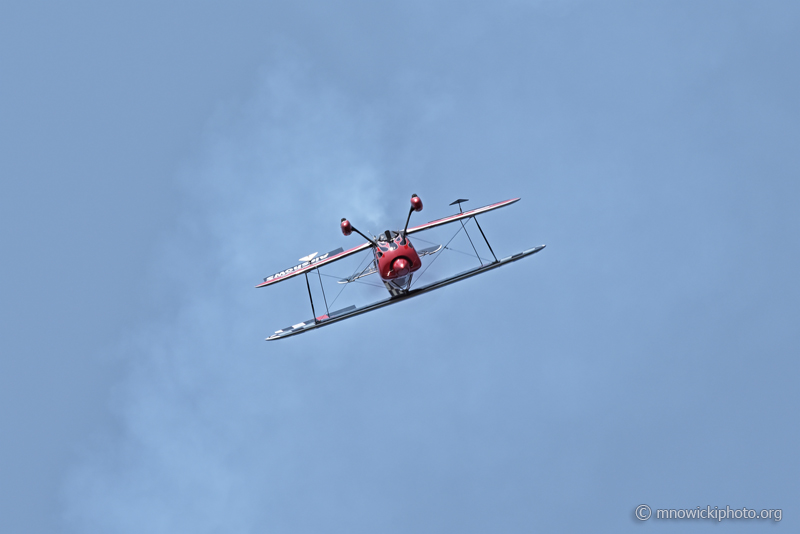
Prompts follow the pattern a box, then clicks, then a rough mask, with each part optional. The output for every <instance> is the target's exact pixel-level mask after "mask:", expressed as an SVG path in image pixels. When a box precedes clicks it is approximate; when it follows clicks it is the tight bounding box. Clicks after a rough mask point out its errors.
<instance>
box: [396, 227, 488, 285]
mask: <svg viewBox="0 0 800 534" xmlns="http://www.w3.org/2000/svg"><path fill="white" fill-rule="evenodd" d="M463 229H464V228H463V227H461V228H459V229H458V231H457V232H456V233H455V234H453V237H451V238H450V241H452V240H453V239H455V238H456V236H457V235H458V234H459V232H461V230H463ZM450 241H448V242H447V245H449V244H450ZM447 245H445V246H444V248H447ZM439 256H441V254H439ZM439 256H436V257H435V258H433V259H432V260H431V262H430V263H429V264H428V265H427V266H426V267H425V268H424V269H423V270H422V272H421V273H420V274H419V276H418V277H417V279H416V280H414V282H412V283H411V284H409V285H408V289H411V286H412V285H414V283H415V282H419V279H420V278H422V275H423V274H425V271H427V270H428V267H430V266H431V265H433V262H435V261H436V260H438V259H439ZM470 256H472V254H470Z"/></svg>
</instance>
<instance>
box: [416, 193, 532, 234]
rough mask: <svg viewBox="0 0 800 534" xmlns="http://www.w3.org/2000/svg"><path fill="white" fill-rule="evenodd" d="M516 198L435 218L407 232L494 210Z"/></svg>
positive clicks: (512, 201) (419, 230) (426, 228)
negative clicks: (442, 217)
mask: <svg viewBox="0 0 800 534" xmlns="http://www.w3.org/2000/svg"><path fill="white" fill-rule="evenodd" d="M518 200H519V199H518V198H512V199H510V200H504V201H503V202H498V203H497V204H489V205H488V206H484V207H482V208H476V209H474V210H470V211H465V212H464V213H456V214H455V215H451V216H450V217H445V218H444V219H436V220H435V221H431V222H429V223H425V224H421V225H419V226H415V227H414V228H409V229H408V233H409V234H413V233H415V232H421V231H423V230H428V229H430V228H435V227H437V226H442V225H443V224H450V223H451V222H456V221H460V220H461V219H465V218H467V217H474V216H475V215H480V214H481V213H486V212H487V211H492V210H496V209H497V208H503V207H505V206H508V205H510V204H513V203H514V202H516V201H518Z"/></svg>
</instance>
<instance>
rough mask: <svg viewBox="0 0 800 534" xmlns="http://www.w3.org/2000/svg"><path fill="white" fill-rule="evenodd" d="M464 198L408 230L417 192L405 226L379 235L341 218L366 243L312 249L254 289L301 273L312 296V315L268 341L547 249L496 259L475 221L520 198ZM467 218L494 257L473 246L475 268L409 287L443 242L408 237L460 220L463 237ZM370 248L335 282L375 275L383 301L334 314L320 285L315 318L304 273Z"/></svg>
mask: <svg viewBox="0 0 800 534" xmlns="http://www.w3.org/2000/svg"><path fill="white" fill-rule="evenodd" d="M467 200H468V199H463V198H460V199H458V200H456V201H454V202H453V203H451V204H450V205H451V206H453V205H455V204H458V210H459V213H456V214H455V215H451V216H449V217H444V218H443V219H437V220H435V221H431V222H429V223H426V224H423V225H420V226H415V227H413V228H409V227H408V223H409V221H410V220H411V214H412V213H414V212H415V211H422V200H420V198H419V197H418V196H417V195H412V196H411V209H410V210H409V212H408V217H406V225H405V227H403V229H402V230H397V231H393V230H386V231H385V232H384V233H383V234H382V235H380V236H373V237H367V236H366V235H365V234H363V233H361V232H360V231H359V230H357V229H356V227H355V226H353V225H352V224H351V223H350V221H348V220H347V219H342V221H341V225H340V226H341V229H342V233H343V234H344V235H345V236H349V235H350V234H352V233H353V232H356V233H357V234H359V235H360V236H361V237H363V238H364V239H366V240H367V242H366V243H362V244H361V245H358V246H356V247H353V248H351V249H350V250H343V249H342V248H337V249H336V250H332V251H330V252H327V253H325V254H322V255H318V253H316V252H315V253H313V254H309V255H308V256H305V257H303V258H300V260H299V261H300V264H298V265H295V266H294V267H290V268H288V269H286V270H283V271H281V272H278V273H275V274H273V275H271V276H268V277H266V278H264V281H263V282H262V283H260V284H258V285H257V286H256V287H266V286H269V285H272V284H275V283H277V282H282V281H283V280H288V279H289V278H292V277H294V276H298V275H300V274H303V275H305V277H306V287H307V288H308V297H309V299H310V300H311V311H312V313H313V314H314V318H313V319H309V320H307V321H303V322H301V323H297V324H295V325H292V326H287V327H286V328H283V329H281V330H278V331H277V332H275V333H274V334H272V335H271V336H269V337H268V338H267V341H271V340H275V339H283V338H285V337H289V336H293V335H295V334H301V333H303V332H308V331H310V330H314V329H315V328H319V327H322V326H327V325H329V324H333V323H336V322H339V321H343V320H345V319H348V318H350V317H355V316H356V315H361V314H362V313H367V312H370V311H373V310H377V309H378V308H382V307H384V306H388V305H390V304H395V303H397V302H400V301H402V300H405V299H409V298H411V297H415V296H417V295H421V294H423V293H427V292H429V291H433V290H435V289H439V288H441V287H444V286H446V285H449V284H452V283H454V282H458V281H460V280H464V279H466V278H469V277H471V276H475V275H476V274H481V273H484V272H486V271H490V270H492V269H496V268H497V267H502V266H503V265H508V264H509V263H512V262H515V261H517V260H521V259H522V258H525V257H527V256H530V255H531V254H535V253H537V252H539V251H540V250H542V249H543V248H544V247H545V246H544V245H540V246H538V247H534V248H531V249H528V250H525V251H523V252H519V253H517V254H514V255H513V256H509V257H507V258H503V259H502V260H498V259H497V256H495V254H494V251H493V250H492V246H491V245H489V241H488V240H487V239H486V235H485V234H484V233H483V229H482V228H481V226H480V224H478V219H477V216H478V215H481V214H483V213H487V212H489V211H492V210H496V209H498V208H503V207H505V206H509V205H511V204H513V203H515V202H517V201H518V200H519V198H512V199H510V200H504V201H503V202H497V203H496V204H489V205H488V206H484V207H482V208H477V209H474V210H470V211H463V210H462V209H461V203H462V202H467ZM465 219H466V220H467V222H469V219H472V220H474V221H475V224H476V225H477V227H478V230H479V231H480V233H481V236H482V237H483V239H484V241H486V245H487V246H488V247H489V251H490V252H491V253H492V257H493V258H494V261H492V262H489V263H486V264H484V263H483V260H482V259H481V257H480V256H479V255H478V253H477V250H476V251H475V255H476V256H478V259H479V260H480V262H481V265H480V267H475V268H473V269H469V270H467V271H464V272H462V273H459V274H457V275H455V276H451V277H448V278H444V279H442V280H439V281H437V282H433V283H430V284H428V285H425V286H422V287H417V288H413V289H412V287H411V283H412V278H413V276H414V273H415V272H417V271H418V270H419V269H420V267H422V260H421V258H423V257H424V256H429V255H432V254H436V253H437V252H440V251H441V250H442V248H443V247H442V245H436V246H433V247H428V248H424V249H421V250H417V249H416V248H415V247H414V245H413V244H412V243H411V238H410V237H409V236H410V235H411V234H415V233H417V232H422V231H424V230H429V229H431V228H436V227H437V226H442V225H445V224H450V223H454V222H457V221H458V222H460V223H461V228H459V230H458V232H460V231H461V230H464V231H465V232H466V233H467V237H469V232H467V228H466V225H465V224H464V220H465ZM458 232H456V234H458ZM453 237H455V236H453ZM469 240H470V243H472V238H471V237H469ZM451 241H452V239H451ZM448 244H449V242H448ZM444 248H445V249H446V248H447V245H445V246H444ZM368 249H372V255H373V259H372V261H371V262H369V263H368V264H367V267H366V268H365V269H364V270H362V271H358V269H356V271H357V272H354V273H353V274H352V275H351V276H350V277H348V278H345V279H343V280H339V283H340V284H349V283H351V282H355V281H356V280H358V279H359V278H363V277H365V276H368V275H372V274H378V276H379V277H380V279H381V281H382V282H383V284H384V286H385V287H386V289H387V290H388V291H389V297H388V298H386V299H384V300H380V301H378V302H374V303H372V304H369V305H366V306H362V307H360V308H357V307H356V306H349V307H347V308H343V309H340V310H336V311H334V312H329V311H328V309H327V308H328V303H327V298H326V297H325V289H324V287H323V288H322V291H323V293H322V294H323V298H324V299H325V312H326V313H324V314H323V315H320V316H317V313H316V311H315V310H314V299H313V298H312V297H311V286H310V284H309V281H308V273H310V272H312V271H314V270H316V271H317V273H319V269H320V268H321V267H322V266H324V265H329V264H331V263H333V262H335V261H338V260H341V259H343V258H346V257H348V256H352V255H353V254H357V253H358V252H362V251H365V250H368ZM473 250H475V245H474V244H473ZM362 263H363V262H362ZM321 285H322V279H321V278H320V286H321Z"/></svg>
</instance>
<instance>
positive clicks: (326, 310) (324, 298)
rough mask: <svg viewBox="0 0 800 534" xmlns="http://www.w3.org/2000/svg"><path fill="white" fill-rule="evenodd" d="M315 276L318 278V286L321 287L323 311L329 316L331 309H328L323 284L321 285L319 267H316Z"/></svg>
mask: <svg viewBox="0 0 800 534" xmlns="http://www.w3.org/2000/svg"><path fill="white" fill-rule="evenodd" d="M317 278H319V287H320V288H321V289H322V300H324V301H325V313H326V314H327V315H328V317H330V316H331V311H330V310H329V309H328V297H326V296H325V286H323V285H322V275H321V274H320V273H319V269H317Z"/></svg>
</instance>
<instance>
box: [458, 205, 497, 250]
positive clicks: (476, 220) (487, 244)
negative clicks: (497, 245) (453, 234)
mask: <svg viewBox="0 0 800 534" xmlns="http://www.w3.org/2000/svg"><path fill="white" fill-rule="evenodd" d="M458 207H459V208H460V207H461V204H459V205H458ZM473 219H475V224H478V218H477V217H473ZM465 230H466V228H465ZM478 230H480V231H481V235H482V236H483V240H484V241H486V246H487V247H489V252H491V253H492V257H493V258H494V261H495V263H497V256H495V255H494V250H492V245H490V244H489V240H488V239H486V234H484V233H483V228H481V225H480V224H478ZM469 242H470V243H472V240H471V239H470V241H469ZM472 248H475V247H474V246H473V247H472ZM481 265H483V263H482V262H481Z"/></svg>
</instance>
